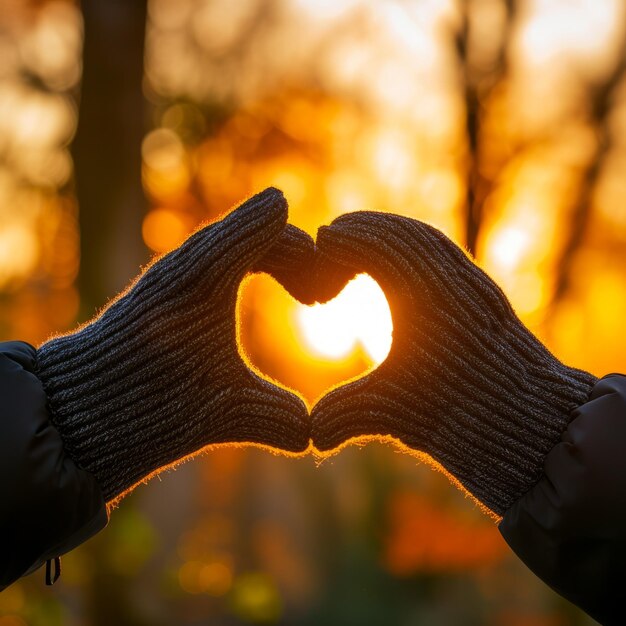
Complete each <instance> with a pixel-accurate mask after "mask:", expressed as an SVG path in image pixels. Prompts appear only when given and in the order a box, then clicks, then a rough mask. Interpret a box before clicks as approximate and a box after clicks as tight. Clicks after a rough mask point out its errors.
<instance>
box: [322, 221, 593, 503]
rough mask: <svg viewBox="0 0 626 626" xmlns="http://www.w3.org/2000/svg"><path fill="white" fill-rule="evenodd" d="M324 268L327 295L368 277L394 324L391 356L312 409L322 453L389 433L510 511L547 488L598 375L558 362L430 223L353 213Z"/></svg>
mask: <svg viewBox="0 0 626 626" xmlns="http://www.w3.org/2000/svg"><path fill="white" fill-rule="evenodd" d="M316 262H317V271H316V274H315V275H314V276H312V281H313V283H317V284H318V287H317V289H318V290H319V289H321V290H327V287H325V286H323V285H325V284H328V277H332V280H333V281H334V283H335V284H334V287H333V289H334V291H335V292H336V291H337V289H338V288H339V287H340V286H341V284H343V283H345V281H346V280H347V279H348V278H350V277H352V276H353V275H354V274H355V273H359V272H367V273H368V274H370V275H371V276H372V277H373V278H374V279H376V280H377V281H378V283H379V284H380V285H381V287H382V288H383V290H384V291H385V294H386V296H387V299H388V301H389V304H390V308H391V312H392V317H393V323H394V331H393V345H392V348H391V352H390V353H389V356H388V357H387V359H386V360H385V361H384V362H383V363H382V364H381V365H380V366H379V367H378V368H377V369H376V370H375V371H373V372H372V373H371V374H370V375H368V376H366V377H364V378H361V379H359V380H357V381H355V382H353V383H351V384H348V385H345V386H343V387H339V388H337V389H335V390H333V391H332V392H330V393H329V394H328V395H326V396H325V397H324V398H322V400H321V401H320V402H319V403H318V404H317V406H316V407H314V409H313V412H312V423H313V442H314V444H315V445H316V447H317V448H318V449H320V450H329V449H332V448H335V447H336V446H338V445H339V444H341V443H343V442H344V441H346V440H347V439H350V438H352V437H356V436H360V435H391V436H393V437H395V438H397V439H399V440H401V441H402V442H403V443H404V444H405V445H407V446H409V447H410V448H412V449H415V450H419V451H422V452H426V453H428V454H429V455H430V456H431V457H432V458H433V459H435V461H437V462H438V463H440V464H441V465H442V466H443V467H444V468H445V469H446V470H447V471H448V472H450V473H451V474H452V475H453V476H454V477H455V478H456V479H458V480H459V481H460V482H461V483H462V485H463V486H464V487H465V488H466V489H467V490H468V491H469V492H470V493H471V494H473V495H474V496H475V497H476V498H477V499H478V500H480V501H481V502H482V503H484V504H485V505H486V506H487V507H488V508H489V509H491V510H492V511H493V512H495V513H496V514H498V515H502V514H503V513H504V512H505V511H506V510H507V509H508V508H509V506H510V505H511V504H512V503H513V502H515V500H517V499H518V498H519V497H520V496H521V495H522V494H524V493H525V492H526V491H527V490H528V489H529V488H530V487H531V486H533V485H534V484H535V483H536V482H537V481H538V480H539V478H540V477H541V475H542V469H543V463H544V458H545V456H546V454H547V453H548V452H549V451H550V449H551V448H552V447H553V446H554V445H555V444H556V443H557V442H559V441H560V438H561V434H562V433H563V431H564V430H565V428H566V426H567V423H568V421H569V419H570V411H571V410H572V409H574V408H575V407H577V406H580V405H581V404H583V403H584V402H586V400H587V398H588V396H589V393H590V392H591V388H592V386H593V385H594V383H595V381H596V378H595V377H594V376H592V375H591V374H589V373H587V372H584V371H580V370H577V369H573V368H570V367H567V366H565V365H563V364H562V363H561V362H560V361H558V360H557V359H556V358H555V357H554V356H553V355H552V354H551V353H550V352H549V351H548V350H547V349H546V348H545V347H544V346H543V345H542V343H541V342H540V341H539V340H538V339H536V338H535V336H534V335H533V334H532V333H531V332H530V331H529V330H528V329H527V328H526V327H525V326H524V325H523V324H522V322H521V321H520V320H519V319H518V318H517V316H516V315H515V313H514V312H513V310H512V308H511V306H510V304H509V302H508V300H507V298H506V297H505V295H504V294H503V293H502V291H501V290H500V288H499V287H498V286H497V285H496V284H495V283H494V282H493V281H492V280H491V279H490V278H489V277H488V276H487V275H486V274H485V273H484V272H483V271H482V270H481V269H480V268H478V267H477V266H476V265H475V264H474V263H473V262H472V261H471V260H470V259H469V258H468V257H467V255H466V254H465V253H464V252H463V251H462V250H461V249H460V248H458V247H457V246H456V245H455V244H453V243H452V242H451V241H450V240H449V239H448V238H447V237H446V236H445V235H443V234H442V233H441V232H439V231H438V230H436V229H435V228H432V227H430V226H428V225H427V224H424V223H422V222H419V221H416V220H412V219H409V218H405V217H400V216H396V215H390V214H383V213H372V212H362V213H352V214H348V215H343V216H341V217H339V218H338V219H336V220H335V221H334V222H333V223H332V224H331V226H329V227H324V228H322V229H320V232H319V234H318V238H317V260H316ZM319 285H321V286H319ZM312 288H313V289H315V287H312ZM331 295H332V294H329V293H325V296H324V297H325V298H327V297H330V296H331Z"/></svg>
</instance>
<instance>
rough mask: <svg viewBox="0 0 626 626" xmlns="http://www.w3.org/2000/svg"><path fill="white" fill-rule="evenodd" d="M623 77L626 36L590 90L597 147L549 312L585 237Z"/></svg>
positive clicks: (569, 279)
mask: <svg viewBox="0 0 626 626" xmlns="http://www.w3.org/2000/svg"><path fill="white" fill-rule="evenodd" d="M624 78H626V33H625V34H624V37H623V39H622V45H621V48H620V53H619V56H618V59H617V62H616V63H615V66H614V68H613V70H612V71H611V73H610V75H609V76H608V78H607V80H606V81H604V82H603V83H601V84H599V85H597V86H596V87H594V88H593V89H592V93H591V124H592V127H593V129H594V131H595V134H596V138H597V148H596V152H595V154H594V156H593V158H592V160H591V162H590V164H589V167H588V168H587V171H586V172H585V175H584V177H583V180H582V184H581V189H580V193H579V195H578V199H577V202H576V205H575V206H574V207H573V210H572V226H571V229H570V232H569V234H568V238H567V241H566V242H565V245H564V246H563V250H562V251H561V255H560V258H559V261H558V263H557V266H556V267H557V277H556V281H555V287H554V291H553V293H552V298H551V301H550V303H549V305H548V308H549V309H551V308H554V307H555V306H556V305H558V303H559V302H560V301H561V300H562V299H563V297H564V296H565V294H566V293H567V292H568V290H569V288H570V286H571V282H572V273H573V265H574V260H575V257H576V253H577V251H578V249H579V247H580V245H581V244H582V242H583V240H584V238H585V234H586V231H587V227H588V225H589V222H590V218H591V212H592V204H593V195H594V193H595V190H596V187H597V184H598V181H599V179H600V176H601V173H602V170H603V169H604V166H605V164H606V161H607V158H608V156H609V154H610V152H611V147H612V137H611V132H610V128H609V115H610V112H611V108H612V105H613V100H614V97H615V94H616V92H617V90H618V88H619V86H620V84H621V82H622V80H624Z"/></svg>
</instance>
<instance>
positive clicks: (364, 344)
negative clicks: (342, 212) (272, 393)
mask: <svg viewBox="0 0 626 626" xmlns="http://www.w3.org/2000/svg"><path fill="white" fill-rule="evenodd" d="M238 301H239V305H238V320H239V324H240V326H239V327H240V337H239V338H240V346H239V350H240V353H241V352H242V351H243V353H244V354H242V356H243V358H244V359H245V360H246V361H247V363H248V364H249V365H251V366H252V368H253V369H254V370H255V371H256V372H257V373H259V374H260V375H261V376H264V377H265V378H269V379H271V380H274V381H277V382H278V383H280V384H281V385H283V386H285V387H288V388H289V389H293V390H295V391H297V392H298V393H299V394H300V395H301V396H302V397H303V398H304V399H305V401H306V402H307V404H308V405H309V406H312V405H313V404H314V403H315V401H317V400H318V399H319V398H320V397H321V396H323V395H324V394H325V393H326V392H327V391H328V390H329V389H331V388H332V387H335V386H337V385H339V384H341V383H344V382H346V381H348V380H352V379H354V378H358V377H360V376H363V375H365V374H366V373H368V372H370V371H372V370H373V369H375V368H376V367H377V366H378V365H379V364H380V363H382V362H383V361H384V360H385V358H386V356H387V354H388V352H389V350H390V348H391V334H392V327H393V326H392V319H391V312H390V310H389V304H388V302H387V299H386V298H385V294H384V293H383V291H382V289H381V288H380V286H379V285H378V283H377V282H376V281H375V280H374V279H373V278H371V277H370V276H368V275H366V274H360V275H358V276H357V277H356V278H354V279H353V280H351V281H350V282H349V283H348V284H347V285H346V286H345V287H344V289H343V290H342V291H341V292H340V293H339V294H338V295H337V296H336V297H335V298H334V299H332V300H330V301H329V302H327V303H325V304H314V305H312V306H306V305H304V304H301V303H299V302H297V301H296V300H295V299H294V298H293V297H292V296H291V295H289V293H287V291H285V289H284V288H283V287H282V285H280V283H278V282H277V281H276V280H274V278H272V277H271V276H269V275H267V274H256V275H254V276H252V277H250V278H249V279H248V280H246V281H244V282H243V283H242V285H241V287H240V293H239V300H238Z"/></svg>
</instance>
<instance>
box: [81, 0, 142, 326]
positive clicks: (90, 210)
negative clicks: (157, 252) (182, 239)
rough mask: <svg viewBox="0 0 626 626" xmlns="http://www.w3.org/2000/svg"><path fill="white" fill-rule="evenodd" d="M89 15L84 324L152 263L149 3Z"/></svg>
mask: <svg viewBox="0 0 626 626" xmlns="http://www.w3.org/2000/svg"><path fill="white" fill-rule="evenodd" d="M82 9H83V16H84V24H85V43H84V51H83V80H82V89H81V98H80V107H79V118H78V130H77V134H76V139H75V141H74V144H73V157H74V165H75V173H76V195H77V199H78V205H79V212H80V213H79V214H80V232H81V264H80V274H79V279H78V283H79V289H80V295H81V303H82V308H81V317H82V318H83V319H84V318H85V316H87V317H89V316H91V315H92V314H93V313H94V310H95V308H97V307H101V306H102V305H103V304H104V303H105V302H106V301H107V300H108V299H109V298H111V297H112V296H113V295H115V294H116V293H117V292H118V291H119V290H120V289H121V288H123V287H124V286H125V285H126V284H127V283H128V281H129V280H130V279H131V278H132V277H133V276H134V275H135V274H136V273H137V270H138V267H139V265H140V264H141V263H142V262H145V260H146V257H147V252H146V249H145V248H144V246H143V244H142V240H141V220H142V218H143V213H144V202H145V200H144V196H143V191H142V185H141V141H142V138H143V134H144V130H145V119H144V113H145V108H146V105H145V100H144V97H143V92H142V82H143V54H144V39H145V24H146V14H147V0H133V2H127V1H125V0H107V1H106V2H98V1H97V0H83V3H82Z"/></svg>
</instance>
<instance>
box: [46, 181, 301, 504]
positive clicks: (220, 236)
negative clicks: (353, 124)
mask: <svg viewBox="0 0 626 626" xmlns="http://www.w3.org/2000/svg"><path fill="white" fill-rule="evenodd" d="M286 221H287V203H286V201H285V199H284V198H283V196H282V194H281V193H280V192H279V191H278V190H276V189H267V190H266V191H264V192H263V193H261V194H259V195H257V196H254V197H253V198H251V199H250V200H248V201H247V202H245V203H244V204H243V205H242V206H241V207H239V208H238V209H237V210H235V211H234V212H232V213H231V214H230V215H228V216H227V217H225V218H224V219H223V220H222V221H220V222H217V223H215V224H212V225H210V226H207V227H205V228H203V229H201V230H199V231H197V232H196V233H194V234H193V235H192V236H191V237H189V239H187V240H186V241H185V242H184V243H183V244H182V245H181V246H180V247H179V248H177V249H176V250H174V251H173V252H170V253H169V254H167V255H166V256H164V257H162V258H160V259H159V260H157V261H156V262H155V263H153V264H152V265H151V266H150V267H148V268H147V269H146V270H145V271H144V272H143V273H142V274H141V275H140V276H139V278H138V279H137V280H136V281H135V282H134V284H133V285H132V286H131V287H130V288H129V289H128V290H126V291H125V292H124V293H122V294H121V295H120V296H119V297H118V298H117V299H116V300H115V301H113V302H112V303H111V304H110V305H109V306H108V307H107V308H106V309H105V310H104V311H103V312H102V313H101V314H100V315H99V317H97V318H96V319H94V320H93V321H91V322H90V323H89V324H87V325H86V326H83V327H82V328H79V329H78V330H77V331H76V332H74V333H72V334H69V335H66V336H63V337H58V338H56V339H52V340H51V341H49V342H47V343H45V344H43V345H42V346H41V347H40V348H39V349H38V351H37V361H38V375H39V377H40V378H41V380H42V382H43V384H44V388H45V390H46V393H47V396H48V401H49V410H50V414H51V419H52V421H53V423H54V425H55V426H56V428H57V429H58V431H59V433H60V434H61V437H62V439H63V442H64V445H65V448H66V451H67V453H68V454H69V455H70V457H71V458H72V459H73V460H74V461H75V462H76V463H77V465H79V466H80V467H81V468H83V469H85V470H88V471H89V472H91V473H92V474H93V475H94V476H95V477H96V479H97V480H98V482H99V484H100V486H101V488H102V491H103V495H104V498H105V499H106V500H107V501H111V500H115V499H117V498H118V497H119V496H120V495H121V494H123V493H124V492H125V491H126V490H128V489H130V488H132V487H133V486H134V485H135V484H136V483H137V482H139V481H142V480H143V479H145V478H146V477H148V476H150V475H151V474H153V473H156V472H158V471H159V470H160V469H162V468H164V467H166V466H168V465H171V464H174V463H176V462H177V461H179V460H181V459H183V458H185V457H187V456H189V455H192V454H194V453H196V452H197V451H199V450H201V449H202V448H204V447H206V446H208V445H211V444H217V443H225V442H254V443H258V444H266V445H269V446H272V447H275V448H282V449H284V450H288V451H302V450H304V449H305V448H306V447H307V445H308V442H309V436H310V428H309V420H308V416H307V411H306V408H305V406H304V404H303V403H302V401H301V400H300V399H299V398H297V397H296V396H295V395H292V394H291V393H288V392H287V391H285V390H283V389H280V388H278V387H276V386H275V385H273V384H271V383H269V382H267V381H265V380H263V379H261V378H259V377H258V376H256V375H255V374H254V373H253V372H251V371H250V370H249V369H248V367H246V365H245V363H244V362H243V361H242V359H241V358H240V356H239V353H238V350H237V328H236V320H235V308H236V302H237V292H238V287H239V284H240V282H241V280H242V278H243V277H244V276H245V274H246V273H247V272H249V271H250V270H264V269H266V268H265V266H264V264H265V263H267V264H268V266H269V269H270V271H273V273H274V274H276V275H277V278H279V280H280V279H281V276H280V273H281V266H280V258H281V254H282V253H281V249H282V246H283V241H285V242H287V243H288V245H289V246H290V249H291V250H294V246H295V247H296V248H297V244H298V241H299V235H298V231H296V230H295V229H291V228H288V229H287V230H285V223H286ZM294 233H295V234H294ZM302 237H303V238H304V240H305V241H307V236H305V235H304V234H303V233H302ZM264 255H265V256H264ZM282 269H285V268H282ZM286 271H287V273H289V271H290V268H286ZM285 280H286V282H289V281H288V277H287V278H285Z"/></svg>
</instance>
